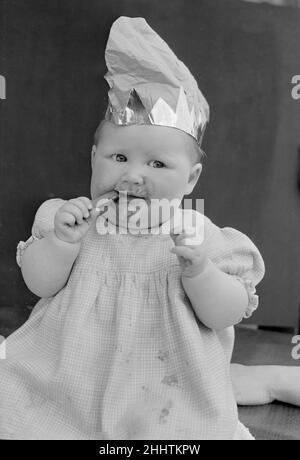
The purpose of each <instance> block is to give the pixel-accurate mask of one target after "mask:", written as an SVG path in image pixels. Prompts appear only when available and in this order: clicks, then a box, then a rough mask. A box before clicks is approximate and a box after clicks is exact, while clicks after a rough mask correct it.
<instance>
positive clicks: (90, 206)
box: [78, 196, 93, 211]
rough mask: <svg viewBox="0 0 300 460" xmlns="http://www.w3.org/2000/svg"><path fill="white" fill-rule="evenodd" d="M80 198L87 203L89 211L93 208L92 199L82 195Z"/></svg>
mask: <svg viewBox="0 0 300 460" xmlns="http://www.w3.org/2000/svg"><path fill="white" fill-rule="evenodd" d="M78 199H79V200H81V201H82V202H83V203H84V204H85V206H86V207H87V209H88V210H89V211H90V210H91V209H92V208H93V203H92V200H91V199H90V198H88V197H87V196H80V197H79V198H78Z"/></svg>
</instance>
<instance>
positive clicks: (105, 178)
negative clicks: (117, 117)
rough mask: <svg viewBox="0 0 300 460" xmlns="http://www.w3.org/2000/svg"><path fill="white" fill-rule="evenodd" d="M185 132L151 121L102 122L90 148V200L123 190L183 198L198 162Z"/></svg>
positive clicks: (147, 196) (196, 174)
mask: <svg viewBox="0 0 300 460" xmlns="http://www.w3.org/2000/svg"><path fill="white" fill-rule="evenodd" d="M186 136H188V135H187V134H185V133H184V132H182V131H180V130H177V129H174V128H168V127H161V126H151V125H130V126H116V125H114V124H113V123H110V122H105V123H104V124H103V126H102V128H101V133H100V136H99V141H98V145H97V147H94V148H93V152H92V178H91V197H92V200H94V199H96V198H98V197H100V196H101V195H103V194H104V193H106V192H109V191H113V190H117V191H120V190H125V191H127V192H128V193H129V192H132V194H136V195H138V196H141V195H142V196H143V198H145V199H146V201H147V203H150V200H151V199H154V198H156V199H163V198H164V199H167V200H173V199H178V200H180V201H181V200H182V198H183V196H184V195H186V194H189V193H191V191H192V190H193V188H194V186H195V184H196V182H197V180H198V178H199V175H200V173H201V168H202V167H201V164H200V163H197V164H193V162H192V160H191V154H190V150H189V147H190V144H189V142H191V141H192V142H193V139H191V140H190V139H187V138H186Z"/></svg>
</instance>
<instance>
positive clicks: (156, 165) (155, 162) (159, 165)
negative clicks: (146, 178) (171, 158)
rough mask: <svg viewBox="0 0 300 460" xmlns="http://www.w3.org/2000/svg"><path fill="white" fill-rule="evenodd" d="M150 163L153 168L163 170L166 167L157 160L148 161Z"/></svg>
mask: <svg viewBox="0 0 300 460" xmlns="http://www.w3.org/2000/svg"><path fill="white" fill-rule="evenodd" d="M151 163H152V164H153V165H154V168H164V167H165V166H166V165H165V164H164V163H162V162H161V161H158V160H153V161H150V164H151Z"/></svg>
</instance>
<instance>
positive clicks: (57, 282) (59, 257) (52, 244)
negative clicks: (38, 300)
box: [21, 230, 80, 297]
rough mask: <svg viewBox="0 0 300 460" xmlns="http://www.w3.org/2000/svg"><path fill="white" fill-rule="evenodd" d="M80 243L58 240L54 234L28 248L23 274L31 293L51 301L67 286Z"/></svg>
mask: <svg viewBox="0 0 300 460" xmlns="http://www.w3.org/2000/svg"><path fill="white" fill-rule="evenodd" d="M79 249H80V243H68V242H66V241H63V240H61V239H59V238H58V237H57V236H56V234H55V232H54V230H52V231H51V232H49V233H48V234H47V235H46V236H45V237H44V238H42V239H40V240H36V241H35V242H34V243H33V244H31V245H30V246H28V248H27V249H26V251H25V252H24V254H23V256H22V265H21V271H22V275H23V279H24V282H25V283H26V285H27V287H28V289H30V291H32V292H33V293H34V294H35V295H37V296H38V297H52V296H54V295H55V294H56V293H57V292H58V291H60V289H62V288H63V287H64V285H65V284H66V282H67V280H68V277H69V275H70V271H71V268H72V265H73V263H74V261H75V259H76V257H77V255H78V252H79Z"/></svg>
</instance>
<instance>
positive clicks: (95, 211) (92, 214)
mask: <svg viewBox="0 0 300 460" xmlns="http://www.w3.org/2000/svg"><path fill="white" fill-rule="evenodd" d="M99 215H100V210H99V209H98V208H93V209H92V210H91V212H90V215H89V217H88V218H87V219H86V221H87V223H88V224H90V223H91V222H93V221H94V220H95V219H96V218H97V217H98V216H99Z"/></svg>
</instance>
